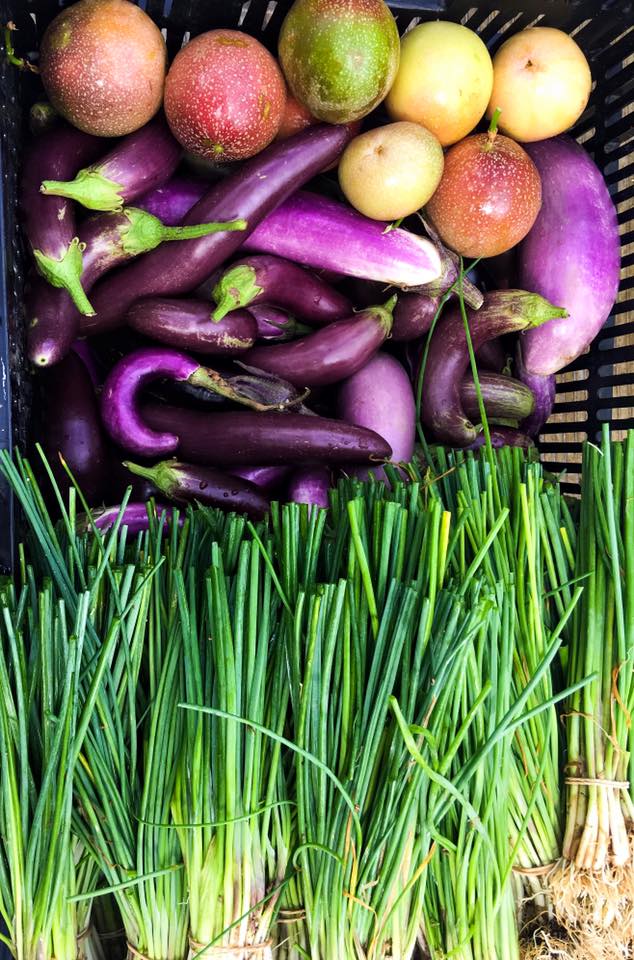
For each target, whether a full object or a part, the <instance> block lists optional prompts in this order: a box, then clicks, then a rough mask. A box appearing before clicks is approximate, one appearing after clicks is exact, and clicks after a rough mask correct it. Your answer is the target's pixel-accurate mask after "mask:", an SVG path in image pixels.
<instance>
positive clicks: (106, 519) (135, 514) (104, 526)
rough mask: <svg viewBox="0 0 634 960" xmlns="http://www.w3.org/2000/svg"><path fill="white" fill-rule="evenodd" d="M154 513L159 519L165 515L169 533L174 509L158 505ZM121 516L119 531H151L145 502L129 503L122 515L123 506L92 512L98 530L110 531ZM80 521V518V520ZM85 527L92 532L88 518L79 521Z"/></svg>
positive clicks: (166, 529)
mask: <svg viewBox="0 0 634 960" xmlns="http://www.w3.org/2000/svg"><path fill="white" fill-rule="evenodd" d="M154 512H155V514H156V517H157V519H160V518H161V517H162V516H163V515H164V516H165V521H166V522H165V525H164V532H165V533H167V531H168V529H169V524H170V523H171V521H172V507H169V506H168V505H167V504H165V503H157V504H155V506H154ZM119 515H121V523H120V527H119V529H122V528H123V527H127V528H128V533H132V534H134V533H145V531H146V530H149V529H150V517H149V514H148V505H147V503H146V502H145V501H144V502H142V503H140V502H135V501H129V502H128V503H127V504H126V506H125V508H124V510H123V514H121V505H118V506H113V507H103V508H102V509H100V510H93V511H91V518H92V522H93V523H94V524H95V526H96V527H97V529H98V530H109V529H110V527H113V526H114V525H115V523H116V522H117V520H118V518H119ZM78 519H79V518H78ZM79 522H80V523H81V525H82V526H83V529H84V530H91V529H92V526H91V523H90V520H89V519H88V518H87V517H84V518H83V519H81V520H80V521H79ZM178 522H179V526H182V524H183V518H182V517H179V518H178Z"/></svg>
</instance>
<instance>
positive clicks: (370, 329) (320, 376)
mask: <svg viewBox="0 0 634 960" xmlns="http://www.w3.org/2000/svg"><path fill="white" fill-rule="evenodd" d="M395 302H396V297H392V299H391V300H388V302H387V303H386V304H385V306H383V307H368V308H367V310H363V311H362V312H361V313H356V314H353V316H351V317H348V319H346V320H337V321H335V323H331V324H329V326H327V327H324V328H323V329H322V330H316V331H315V333H310V334H308V336H306V337H301V338H300V339H299V340H293V342H292V343H280V344H273V345H271V346H269V345H266V346H261V347H255V348H254V349H253V350H249V352H248V353H247V354H246V356H245V358H244V361H245V363H248V364H249V365H250V366H251V367H255V368H257V369H259V370H266V371H268V372H269V373H274V374H275V375H276V376H278V377H283V378H284V379H285V380H288V381H289V382H290V383H294V384H295V385H296V386H298V387H322V386H327V385H328V384H330V383H338V382H339V381H340V380H345V379H346V377H350V376H352V374H353V373H356V372H357V370H360V369H361V367H363V366H365V364H366V363H367V362H368V360H370V358H371V357H372V356H374V354H375V353H376V352H377V350H378V349H379V347H380V346H381V344H382V343H383V342H384V341H385V340H386V338H387V337H388V336H389V335H390V330H391V327H392V309H393V307H394V303H395Z"/></svg>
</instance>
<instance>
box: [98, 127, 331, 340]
mask: <svg viewBox="0 0 634 960" xmlns="http://www.w3.org/2000/svg"><path fill="white" fill-rule="evenodd" d="M349 138H350V131H349V130H348V128H347V127H343V126H339V127H335V126H329V125H326V124H319V125H316V126H313V127H309V128H308V129H307V130H304V131H303V132H302V133H299V134H297V136H295V137H291V138H290V140H285V141H283V142H281V143H274V144H273V145H272V146H270V147H268V148H267V149H266V150H264V151H263V152H262V153H260V154H258V156H256V157H254V158H253V159H252V160H249V161H247V163H245V165H244V166H243V167H242V168H241V169H240V170H239V171H237V172H236V173H234V174H232V175H231V176H229V177H228V178H227V179H226V180H224V181H223V182H222V183H219V184H217V185H215V186H212V187H211V189H210V190H209V191H208V192H207V193H206V194H205V196H204V197H203V198H202V199H201V200H199V202H198V203H197V204H195V206H193V207H192V208H191V210H190V211H189V213H188V214H187V217H186V218H185V223H186V224H189V225H191V224H196V223H205V222H207V221H209V220H231V219H235V218H238V217H239V218H241V219H244V220H246V221H247V230H246V231H245V233H240V234H237V233H226V234H216V235H215V236H210V237H202V238H201V239H198V240H183V241H181V242H180V243H179V244H177V245H176V246H175V247H173V248H171V249H170V250H169V251H168V252H166V251H165V250H161V249H160V248H159V249H158V250H154V251H153V252H152V253H150V254H147V255H146V256H144V257H142V258H141V259H140V260H138V261H137V262H136V263H133V264H131V265H129V266H128V267H126V268H125V272H123V271H121V272H120V273H118V274H117V276H113V277H112V278H110V277H108V278H106V279H105V280H103V281H102V282H101V283H100V284H99V286H98V287H96V288H95V291H94V295H93V304H94V305H95V310H96V312H97V315H96V316H95V317H94V318H93V321H92V323H91V324H90V325H87V326H86V328H85V330H84V332H85V333H98V332H103V331H106V330H109V329H113V328H114V327H116V326H118V325H119V324H121V323H122V321H123V318H124V317H125V315H126V313H127V312H128V310H129V308H130V306H131V305H132V304H133V303H134V301H135V300H140V299H141V298H142V297H154V296H172V295H174V294H177V293H188V292H189V291H191V290H193V289H195V288H196V287H197V286H198V285H199V284H200V283H202V282H203V280H205V279H207V277H209V275H210V274H211V273H213V271H214V270H215V269H217V268H218V267H219V266H220V265H221V264H222V263H223V262H224V261H225V260H226V259H227V258H228V257H229V256H231V254H232V253H233V252H234V251H235V250H236V249H237V248H238V247H239V246H241V244H242V243H243V242H244V239H245V237H246V236H247V234H248V233H250V232H251V231H252V230H254V229H255V227H256V226H257V224H258V223H259V222H260V221H261V220H262V219H263V218H264V217H265V216H267V214H269V213H270V212H271V211H272V210H274V209H275V207H277V206H278V205H279V204H280V203H282V201H283V200H285V199H286V198H287V197H288V196H289V195H290V194H291V193H293V191H295V190H297V188H298V187H300V186H301V185H302V184H303V183H305V182H306V181H307V180H310V178H311V177H313V176H314V175H315V174H316V173H318V172H319V171H320V170H322V169H323V167H324V166H325V165H326V164H327V163H329V162H330V161H331V160H335V159H336V158H337V157H338V156H339V155H340V153H341V151H342V150H343V148H344V147H345V145H346V143H347V142H348V140H349Z"/></svg>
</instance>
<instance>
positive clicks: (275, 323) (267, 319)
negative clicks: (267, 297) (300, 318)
mask: <svg viewBox="0 0 634 960" xmlns="http://www.w3.org/2000/svg"><path fill="white" fill-rule="evenodd" d="M249 313H250V314H251V316H252V317H254V318H255V322H256V324H257V333H256V339H257V340H296V339H297V337H303V336H304V334H306V333H310V332H311V329H310V327H307V326H306V325H305V324H303V323H298V322H297V320H296V319H295V317H291V316H289V314H288V313H285V312H284V311H283V310H279V309H278V308H277V307H271V306H269V305H268V304H266V303H260V304H256V305H252V306H251V307H249Z"/></svg>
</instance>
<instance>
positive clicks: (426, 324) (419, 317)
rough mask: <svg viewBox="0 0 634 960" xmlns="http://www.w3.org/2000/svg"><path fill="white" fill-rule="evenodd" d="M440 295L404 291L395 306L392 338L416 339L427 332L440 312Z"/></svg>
mask: <svg viewBox="0 0 634 960" xmlns="http://www.w3.org/2000/svg"><path fill="white" fill-rule="evenodd" d="M440 299H441V298H440V297H431V296H429V294H427V293H403V294H401V296H400V297H399V298H398V301H397V303H396V306H395V307H394V323H393V326H392V340H394V341H395V342H397V343H400V342H401V341H406V340H416V339H417V338H418V337H422V336H423V334H425V333H427V331H428V330H429V328H430V327H431V325H432V323H433V321H434V317H435V316H436V313H437V312H438V305H439V303H440Z"/></svg>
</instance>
